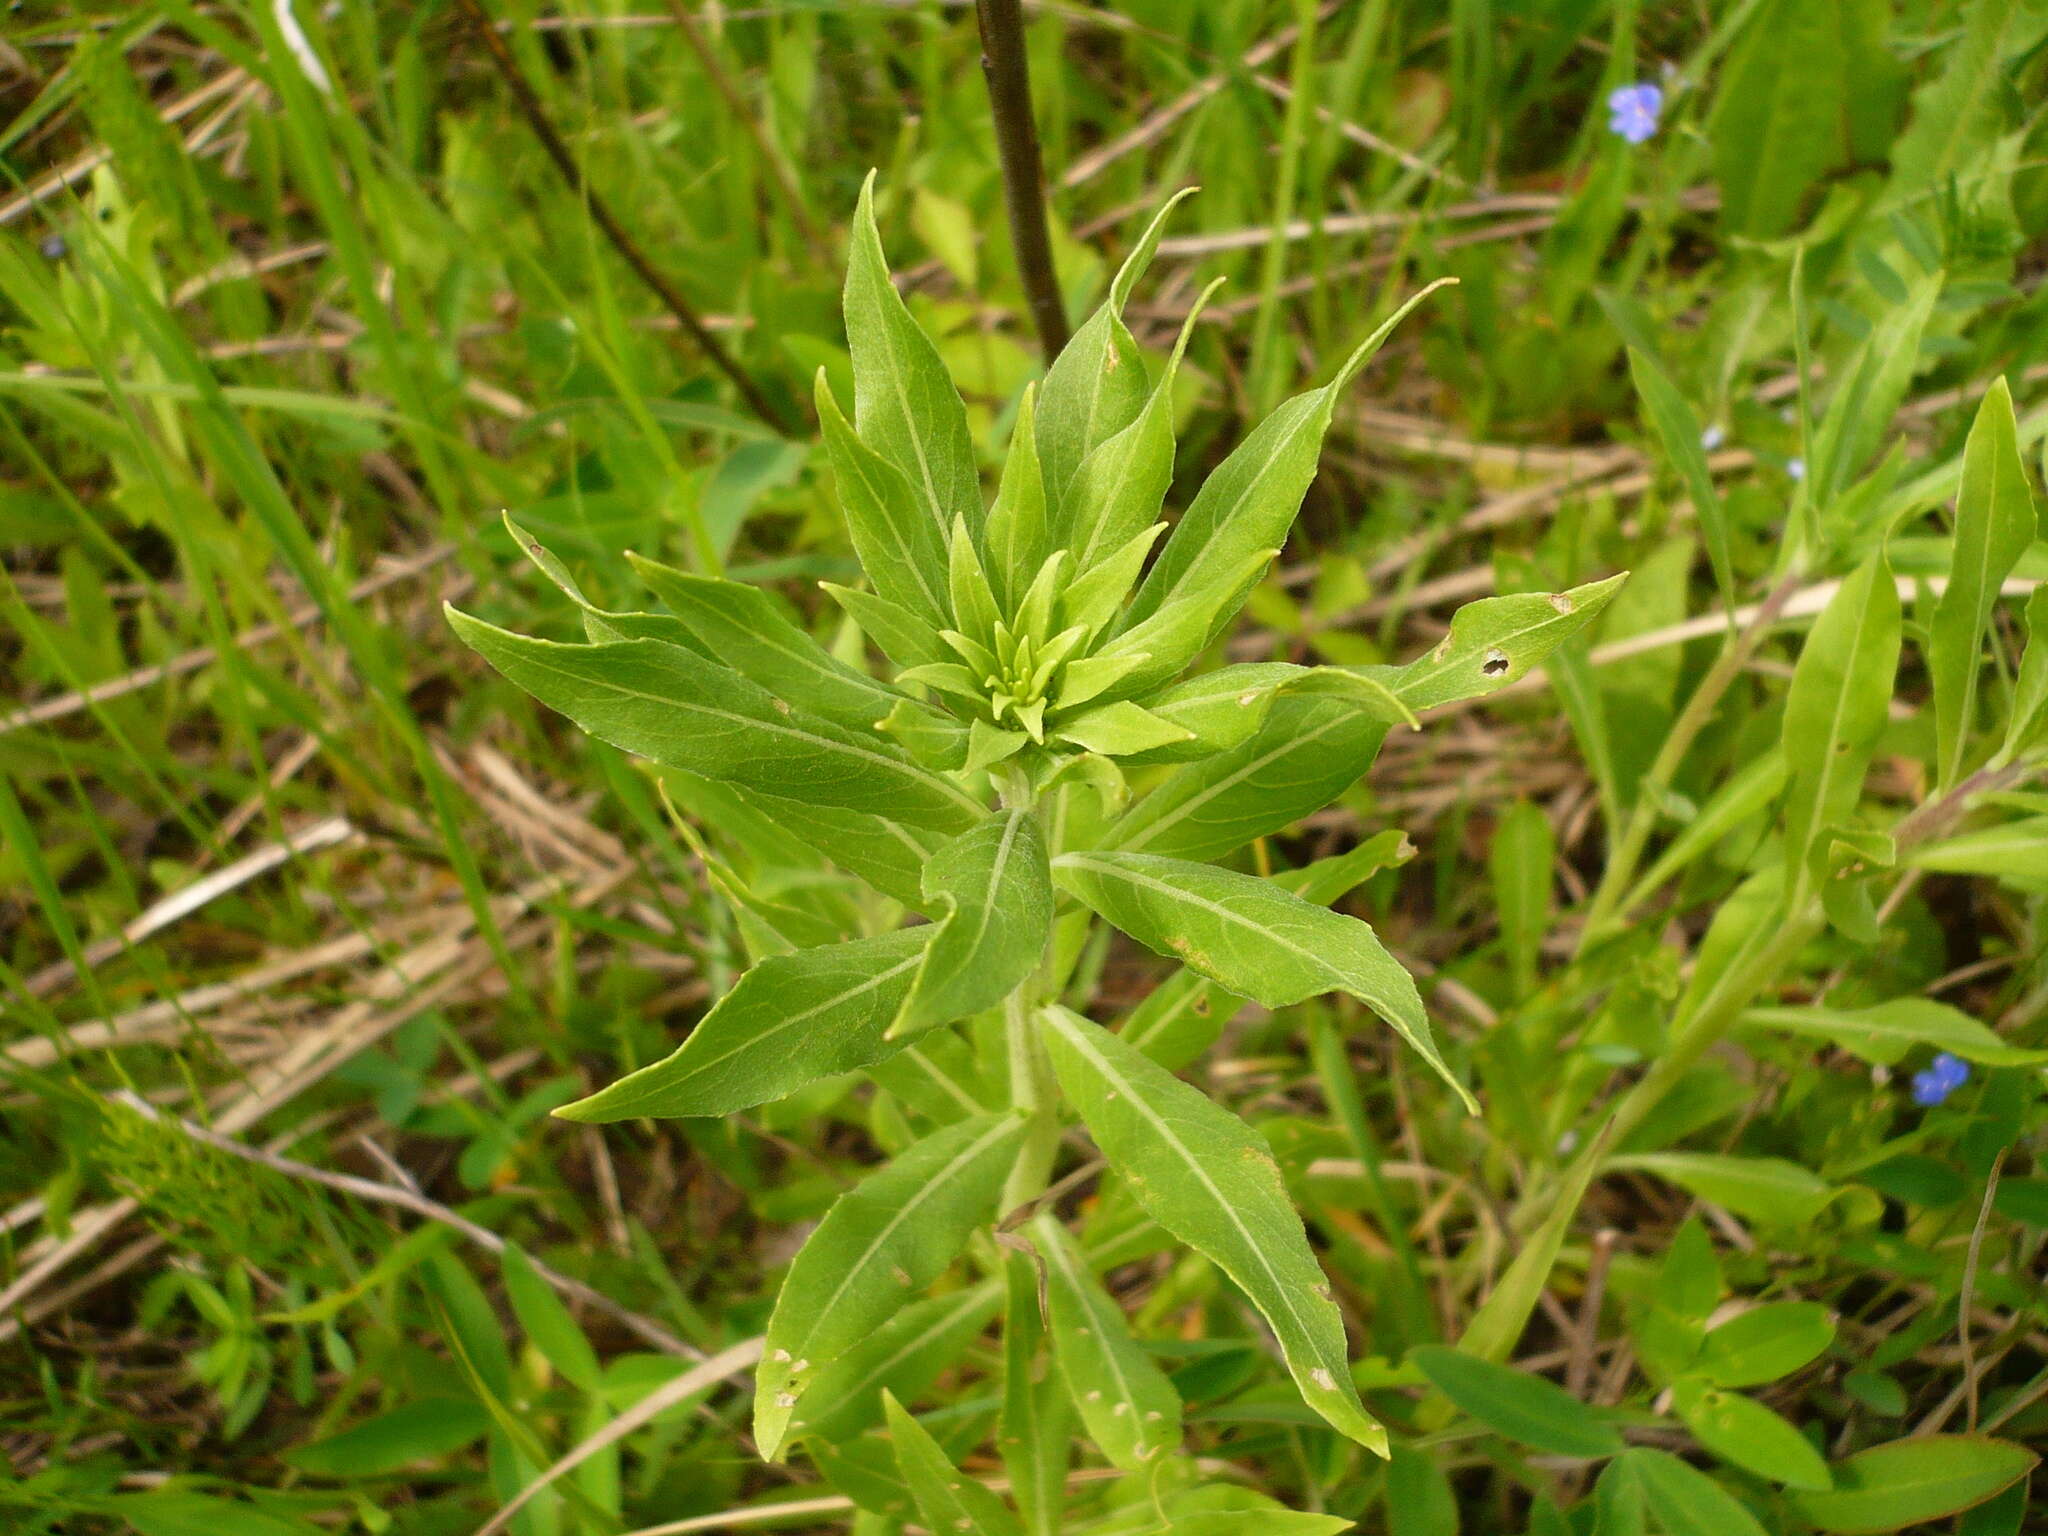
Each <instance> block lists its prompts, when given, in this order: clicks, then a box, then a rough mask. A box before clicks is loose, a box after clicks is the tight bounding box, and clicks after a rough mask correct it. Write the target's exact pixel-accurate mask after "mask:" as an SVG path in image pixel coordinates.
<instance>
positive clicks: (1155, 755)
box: [1145, 661, 1308, 763]
mask: <svg viewBox="0 0 2048 1536" xmlns="http://www.w3.org/2000/svg"><path fill="white" fill-rule="evenodd" d="M1307 671H1308V669H1307V668H1306V667H1299V666H1296V665H1295V664H1294V663H1293V662H1288V661H1251V662H1243V663H1240V664H1238V665H1236V666H1229V667H1218V668H1216V669H1215V670H1214V671H1212V672H1203V673H1199V674H1197V675H1196V676H1194V677H1190V678H1186V679H1184V680H1182V681H1181V682H1178V683H1174V684H1171V685H1170V686H1168V687H1165V688H1162V689H1160V690H1159V691H1158V692H1157V693H1154V694H1152V695H1151V696H1150V697H1148V698H1147V699H1146V700H1145V707H1146V708H1147V709H1149V710H1151V711H1152V713H1153V714H1155V715H1157V716H1158V717H1159V718H1160V719H1162V720H1168V721H1171V722H1172V723H1173V724H1175V725H1177V726H1179V727H1180V728H1181V729H1182V730H1184V731H1186V732H1187V733H1188V735H1189V738H1190V739H1189V740H1188V741H1187V742H1186V743H1185V744H1184V745H1181V746H1174V747H1167V748H1164V749H1162V750H1159V751H1155V752H1152V753H1148V754H1147V755H1146V759H1145V760H1146V761H1147V762H1159V763H1169V762H1180V761H1183V760H1186V759H1192V758H1205V757H1209V756H1212V755H1213V754H1215V753H1218V752H1222V751H1226V750H1228V749H1229V748H1231V747H1235V746H1238V745H1240V744H1241V743H1243V742H1246V741H1249V740H1250V739H1251V737H1252V734H1253V732H1255V731H1257V730H1258V728H1259V727H1260V726H1261V725H1263V724H1264V723H1265V720H1266V711H1267V710H1269V709H1270V708H1272V706H1273V700H1274V699H1275V698H1276V697H1278V695H1279V690H1280V688H1281V686H1282V685H1283V684H1285V683H1289V682H1292V681H1294V680H1295V679H1296V678H1298V677H1301V676H1303V675H1304V674H1306V672H1307Z"/></svg>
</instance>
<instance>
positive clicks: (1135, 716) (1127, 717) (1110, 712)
mask: <svg viewBox="0 0 2048 1536" xmlns="http://www.w3.org/2000/svg"><path fill="white" fill-rule="evenodd" d="M1193 734H1194V733H1193V732H1191V731H1189V730H1187V729H1186V728H1185V727H1183V726H1178V725H1175V724H1174V723H1173V722H1172V721H1170V720H1166V719H1162V718H1161V717H1160V716H1158V715H1155V714H1153V713H1152V712H1151V711H1150V710H1148V709H1145V708H1143V707H1141V706H1140V705H1137V704H1133V703H1132V702H1131V701H1130V700H1129V699H1123V700H1120V701H1118V702H1117V703H1115V704H1104V705H1102V706H1101V707H1100V708H1097V709H1090V710H1086V711H1084V712H1083V713H1081V714H1078V715H1076V716H1074V717H1073V719H1071V720H1065V721H1062V722H1061V723H1060V724H1059V725H1058V726H1057V727H1056V728H1055V729H1054V730H1053V735H1054V736H1056V737H1058V738H1059V739H1060V740H1061V741H1068V742H1072V743H1073V744H1074V745H1075V746H1077V747H1079V748H1081V750H1082V751H1084V752H1098V753H1100V754H1101V755H1102V756H1104V757H1128V756H1130V755H1131V754H1133V753H1137V752H1149V751H1152V750H1153V749H1155V748H1158V747H1170V746H1173V745H1175V744H1176V743H1178V742H1184V741H1189V740H1191V739H1192V738H1193Z"/></svg>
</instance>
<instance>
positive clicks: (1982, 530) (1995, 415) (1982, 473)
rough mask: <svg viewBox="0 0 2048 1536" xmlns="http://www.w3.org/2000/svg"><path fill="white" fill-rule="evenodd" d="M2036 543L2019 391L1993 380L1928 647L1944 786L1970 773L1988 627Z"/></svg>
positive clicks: (1972, 448)
mask: <svg viewBox="0 0 2048 1536" xmlns="http://www.w3.org/2000/svg"><path fill="white" fill-rule="evenodd" d="M2033 541H2034V495H2033V492H2032V491H2031V490H2029V489H2028V487H2027V467H2026V465H2025V464H2024V463H2023V462H2022V461H2021V459H2020V448H2019V427H2018V424H2017V423H2016V422H2015V421H2014V419H2013V412H2012V392H2011V391H2010V390H2009V389H2008V388H2007V387H2006V383H2005V379H2004V377H2003V375H2001V376H2000V377H1998V378H1996V379H1994V380H1992V382H1991V388H1990V389H1988V390H1987V391H1985V394H1984V402H1983V404H1981V405H1980V406H1978V407H1977V419H1976V421H1975V422H1974V423H1972V424H1971V427H1970V436H1969V440H1968V442H1967V443H1965V444H1964V447H1963V483H1962V489H1961V490H1960V491H1959V492H1958V493H1957V495H1956V532H1955V555H1954V558H1953V559H1951V560H1950V562H1949V573H1948V585H1947V586H1946V587H1944V588H1943V589H1942V593H1941V598H1940V600H1939V601H1938V602H1937V603H1936V604H1935V608H1934V620H1933V623H1932V625H1931V633H1930V636H1929V640H1928V648H1927V670H1928V672H1929V673H1930V674H1931V675H1932V677H1933V681H1934V740H1935V766H1936V769H1937V778H1938V780H1939V784H1940V787H1942V788H1944V789H1946V788H1947V787H1949V786H1950V785H1953V784H1954V783H1955V782H1956V780H1957V779H1958V778H1959V777H1960V776H1961V774H1962V770H1963V753H1964V751H1965V750H1966V748H1967V747H1968V745H1969V734H1970V725H1971V723H1972V721H1973V719H1974V718H1975V716H1976V712H1977V678H1978V675H1979V674H1980V673H1981V672H1982V671H1983V670H1984V631H1985V629H1986V627H1987V626H1988V625H1989V624H1990V622H1991V610H1992V607H1993V605H1994V604H1996V603H1997V601H1998V593H1999V588H2000V587H2001V586H2002V585H2003V584H2004V582H2005V578H2006V576H2007V575H2008V574H2010V573H2011V571H2012V568H2013V566H2014V565H2015V564H2017V563H2018V561H2019V558H2020V556H2021V555H2022V554H2024V553H2025V552H2026V549H2027V546H2028V545H2029V544H2031V543H2032V542H2033Z"/></svg>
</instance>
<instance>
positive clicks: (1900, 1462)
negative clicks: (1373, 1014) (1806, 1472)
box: [1791, 1435, 2041, 1533]
mask: <svg viewBox="0 0 2048 1536" xmlns="http://www.w3.org/2000/svg"><path fill="white" fill-rule="evenodd" d="M2040 1460H2041V1458H2040V1457H2039V1456H2037V1455H2035V1454H2034V1453H2033V1452H2032V1451H2030V1450H2028V1449H2027V1448H2026V1447H2024V1446H2019V1445H2014V1444H2013V1443H2012V1442H2011V1441H2009V1440H1993V1439H1991V1438H1989V1437H1988V1436H1983V1435H1922V1436H1918V1437H1916V1438H1914V1439H1911V1440H1894V1441H1892V1442H1890V1443H1889V1444H1886V1445H1874V1446H1872V1447H1871V1448H1870V1449H1869V1450H1867V1451H1859V1452H1857V1453H1856V1454H1855V1455H1854V1456H1851V1457H1850V1458H1849V1459H1848V1460H1847V1461H1844V1462H1840V1463H1838V1464H1837V1465H1836V1467H1835V1486H1834V1488H1833V1489H1832V1490H1831V1491H1829V1492H1827V1493H1795V1494H1793V1495H1792V1498H1791V1504H1792V1509H1793V1511H1794V1513H1796V1514H1797V1515H1798V1516H1799V1518H1800V1519H1802V1520H1804V1521H1806V1522H1807V1524H1809V1525H1813V1526H1817V1527H1819V1528H1820V1529H1821V1530H1823V1531H1830V1532H1842V1533H1856V1532H1864V1531H1898V1530H1903V1529H1905V1528H1906V1527H1907V1526H1909V1525H1921V1524H1924V1523H1926V1522H1927V1521H1930V1520H1940V1519H1942V1518H1944V1517H1945V1516H1948V1515H1953V1514H1956V1513H1957V1512H1959V1511H1961V1510H1965V1509H1969V1508H1972V1507H1973V1506H1975V1505H1978V1504H1982V1503H1983V1502H1984V1501H1985V1500H1987V1499H1991V1498H1995V1497H1997V1496H1998V1495H1999V1494H2001V1493H2003V1492H2004V1491H2005V1490H2006V1489H2007V1488H2009V1487H2011V1486H2012V1485H2013V1484H2014V1483H2016V1482H2018V1481H2019V1480H2020V1479H2021V1478H2023V1477H2025V1476H2026V1475H2027V1474H2028V1473H2029V1472H2031V1471H2033V1469H2034V1468H2035V1466H2037V1465H2038V1464H2039V1462H2040Z"/></svg>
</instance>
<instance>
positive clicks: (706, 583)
mask: <svg viewBox="0 0 2048 1536" xmlns="http://www.w3.org/2000/svg"><path fill="white" fill-rule="evenodd" d="M626 558H627V560H628V561H630V562H631V563H632V566H633V569H634V570H635V571H637V572H638V573H639V575H640V578H641V580H643V581H645V582H646V583H647V585H648V586H649V587H650V588H652V589H653V591H654V595H655V596H656V597H659V598H660V599H661V600H662V602H664V603H666V604H667V605H668V609H669V611H670V612H671V613H673V614H674V615H675V616H676V617H677V618H678V619H680V620H681V621H682V622H683V625H684V627H685V628H687V629H688V630H689V631H690V632H691V634H692V635H693V636H694V637H695V638H696V640H697V647H698V649H699V650H701V651H702V652H703V653H704V654H705V655H706V656H710V657H713V658H715V659H717V660H718V661H721V662H723V663H724V664H725V665H726V666H728V667H731V668H732V669H733V670H734V671H735V672H738V673H740V674H741V675H743V676H745V677H748V678H751V679H752V680H753V681H755V682H757V683H759V684H760V685H761V686H762V687H763V688H766V689H767V690H768V691H769V692H770V693H772V694H774V695H775V696H776V697H778V698H782V699H787V700H788V701H789V702H790V703H792V704H795V705H798V706H799V707H801V708H803V709H808V710H810V711H811V712H812V713H813V714H816V715H822V716H824V717H825V718H826V719H827V720H830V721H832V722H833V723H834V724H835V725H844V726H849V727H852V728H854V729H863V728H871V727H873V726H874V725H875V724H876V723H877V722H878V721H880V720H881V719H882V718H883V717H884V716H885V715H887V714H889V713H890V712H891V711H892V710H897V709H901V708H904V707H905V706H908V707H910V708H913V709H915V708H919V707H920V706H918V705H917V704H916V702H915V701H914V700H911V699H907V698H905V697H904V696H903V695H902V694H900V693H898V692H897V691H896V690H895V689H893V688H891V687H889V686H888V685H887V684H885V683H879V682H877V681H875V679H873V678H872V677H869V676H867V675H866V674H865V673H861V672H856V671H854V669H853V668H851V667H849V666H847V665H846V663H844V662H842V661H840V660H838V659H837V658H835V657H834V656H832V655H831V654H830V653H829V652H828V651H826V650H825V648H824V647H823V646H821V645H819V644H818V642H817V641H815V640H813V639H812V638H811V637H810V636H809V635H808V634H806V633H805V632H804V631H803V630H802V629H800V628H798V627H797V625H796V624H795V623H793V622H792V621H791V620H790V619H789V618H788V617H787V616H786V615H785V614H784V613H783V611H782V609H781V607H780V606H779V605H778V604H777V603H776V602H775V600H774V599H773V598H771V597H770V596H769V595H768V594H767V593H766V592H763V591H762V590H761V589H760V588H759V587H750V586H748V585H746V584H745V583H744V582H738V581H725V580H722V579H720V578H719V577H716V576H698V575H695V574H693V573H691V572H688V571H679V570H676V569H674V568H673V567H671V566H666V565H660V564H658V563H656V562H655V561H652V560H644V559H642V558H641V557H640V556H638V555H635V554H631V553H628V554H627V556H626ZM927 713H929V711H927Z"/></svg>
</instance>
